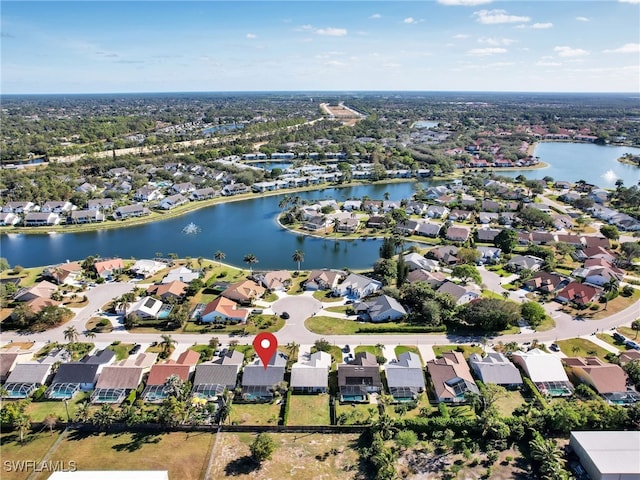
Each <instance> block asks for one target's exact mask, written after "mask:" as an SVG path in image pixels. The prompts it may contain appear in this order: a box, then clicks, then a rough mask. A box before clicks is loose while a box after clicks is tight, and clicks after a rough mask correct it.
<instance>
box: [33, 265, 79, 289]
mask: <svg viewBox="0 0 640 480" xmlns="http://www.w3.org/2000/svg"><path fill="white" fill-rule="evenodd" d="M80 275H82V266H81V265H80V262H66V263H60V264H58V265H54V266H51V267H46V268H45V269H44V270H43V272H42V276H43V277H44V278H48V279H51V280H53V281H54V282H56V283H57V284H58V285H63V284H66V285H73V284H74V283H75V282H76V281H77V280H78V279H79V277H80Z"/></svg>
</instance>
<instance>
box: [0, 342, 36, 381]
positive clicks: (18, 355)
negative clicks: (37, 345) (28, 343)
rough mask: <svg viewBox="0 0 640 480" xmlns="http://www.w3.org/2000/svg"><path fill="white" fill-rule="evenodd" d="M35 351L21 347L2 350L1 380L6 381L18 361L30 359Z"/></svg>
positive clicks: (0, 356) (0, 352) (0, 358)
mask: <svg viewBox="0 0 640 480" xmlns="http://www.w3.org/2000/svg"><path fill="white" fill-rule="evenodd" d="M31 357H33V352H32V351H29V350H22V349H20V348H11V349H9V350H7V349H3V350H2V351H0V382H4V381H5V380H6V379H7V377H8V376H9V374H10V373H11V371H12V370H13V369H14V368H15V366H16V365H17V364H18V363H21V362H25V361H27V360H30V359H31Z"/></svg>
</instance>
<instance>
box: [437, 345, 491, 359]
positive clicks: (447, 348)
mask: <svg viewBox="0 0 640 480" xmlns="http://www.w3.org/2000/svg"><path fill="white" fill-rule="evenodd" d="M459 350H462V352H461V353H462V354H463V355H464V358H466V359H468V358H469V355H471V354H472V353H479V354H482V347H481V346H478V345H476V346H474V347H472V346H471V345H434V346H433V353H435V355H436V357H441V356H442V354H443V353H444V352H452V351H459Z"/></svg>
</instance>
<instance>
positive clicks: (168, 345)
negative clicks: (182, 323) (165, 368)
mask: <svg viewBox="0 0 640 480" xmlns="http://www.w3.org/2000/svg"><path fill="white" fill-rule="evenodd" d="M161 338H162V341H161V342H160V343H159V344H158V345H159V346H160V347H161V348H162V356H163V358H167V357H168V356H169V355H170V354H171V349H172V348H173V346H174V345H175V344H176V343H178V342H177V341H175V340H174V339H173V338H171V335H168V334H166V333H165V334H163V335H161Z"/></svg>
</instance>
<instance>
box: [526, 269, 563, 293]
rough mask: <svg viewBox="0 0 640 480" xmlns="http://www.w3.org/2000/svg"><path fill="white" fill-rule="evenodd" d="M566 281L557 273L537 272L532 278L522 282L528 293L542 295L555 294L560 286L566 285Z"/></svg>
mask: <svg viewBox="0 0 640 480" xmlns="http://www.w3.org/2000/svg"><path fill="white" fill-rule="evenodd" d="M567 282H568V279H567V278H566V277H563V276H562V275H558V274H557V273H549V272H545V271H540V272H537V273H536V274H535V275H534V276H533V277H531V278H530V279H529V280H527V281H525V282H524V285H525V286H526V287H527V289H528V290H530V291H532V292H533V291H540V292H543V293H551V292H555V291H556V290H557V289H558V288H560V287H561V286H562V285H564V284H566V283H567Z"/></svg>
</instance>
